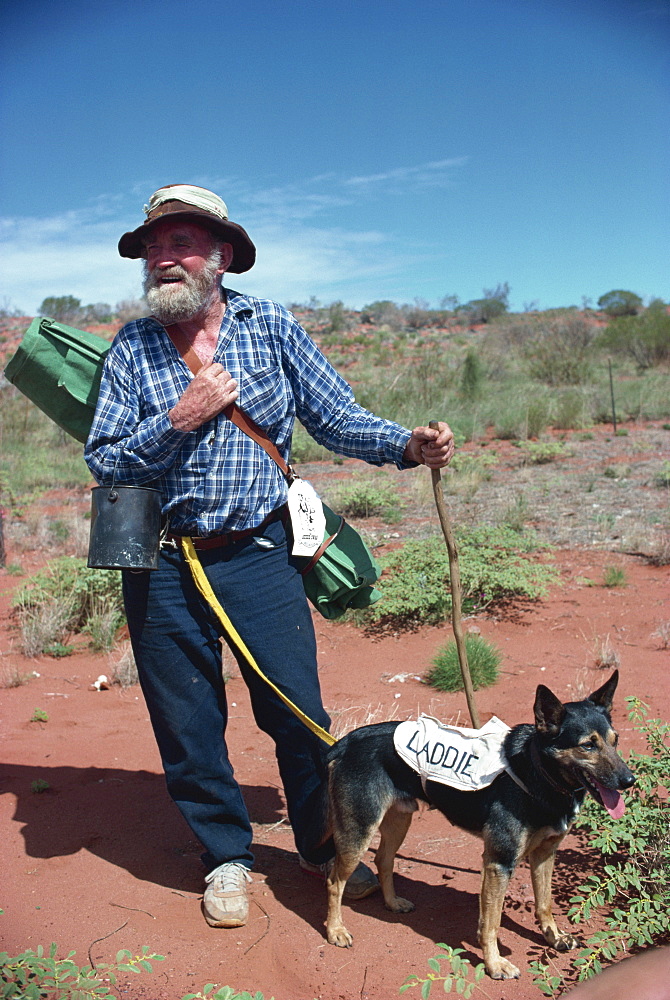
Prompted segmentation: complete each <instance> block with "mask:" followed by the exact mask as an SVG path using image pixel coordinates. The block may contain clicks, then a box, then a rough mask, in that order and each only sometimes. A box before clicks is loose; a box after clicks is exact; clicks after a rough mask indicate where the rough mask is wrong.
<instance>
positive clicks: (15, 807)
mask: <svg viewBox="0 0 670 1000" xmlns="http://www.w3.org/2000/svg"><path fill="white" fill-rule="evenodd" d="M631 446H632V442H628V445H627V447H628V449H629V451H631ZM647 453H648V451H647V452H645V456H646V455H647ZM609 461H611V458H610V459H609ZM326 471H327V470H326ZM337 471H338V474H339V472H340V471H341V470H340V469H338V470H337ZM538 495H539V494H538ZM650 495H651V494H650ZM62 499H63V498H62V497H61V498H56V500H53V501H52V502H53V504H55V506H56V507H57V506H58V504H60V508H59V509H62ZM582 499H583V498H582ZM48 500H49V498H46V499H45V501H44V502H43V509H47V507H48ZM56 501H58V502H57V503H56ZM656 501H657V498H655V499H654V502H655V503H656ZM86 502H87V501H86V497H85V495H84V494H82V495H81V496H77V497H74V498H73V500H72V505H73V506H74V507H75V508H76V507H77V506H78V505H79V506H81V505H82V504H85V503H86ZM473 502H474V501H473ZM616 502H617V503H618V502H620V498H619V499H618V500H616ZM635 502H636V500H635V497H634V496H633V495H632V494H631V495H630V496H627V497H626V499H625V500H623V503H624V504H625V509H628V508H629V507H632V505H633V504H634V503H635ZM663 502H665V503H666V504H667V498H666V499H665V501H659V503H660V504H662V503H663ZM457 503H458V502H457ZM45 505H46V506H45ZM572 506H573V507H574V508H575V509H576V513H573V515H571V521H572V523H576V522H577V521H579V520H580V517H579V507H580V498H579V496H573V500H572ZM582 506H583V504H582ZM428 508H429V505H428V504H426V505H425V507H424V509H423V510H422V511H420V512H419V515H417V517H418V520H417V518H415V520H414V521H412V522H410V521H406V520H404V521H403V522H402V524H401V525H400V526H393V527H391V528H387V527H384V526H383V525H381V524H379V525H377V530H378V532H379V533H380V534H384V533H386V534H388V535H393V534H399V535H400V536H402V534H404V533H408V534H411V533H412V532H413V531H414V529H415V527H416V523H418V522H420V521H422V519H423V520H424V521H425V520H430V518H431V516H432V518H433V521H434V522H435V526H436V520H435V515H434V514H432V515H431V513H430V510H429V509H428ZM54 509H55V508H54ZM659 509H660V507H659ZM454 510H455V512H456V513H455V516H459V511H460V510H461V508H459V507H458V506H455V507H454ZM537 516H538V523H539V522H541V521H542V518H543V517H544V519H545V522H546V524H545V526H546V527H547V530H548V527H549V525H550V524H551V523H554V522H556V517H552V513H551V511H548V512H547V513H546V514H543V513H542V511H540V512H539V513H538V515H537ZM25 519H26V515H24V520H25ZM580 523H581V521H580ZM613 523H614V521H611V520H610V521H608V522H607V525H604V522H603V524H600V522H599V525H598V526H600V527H603V525H604V527H605V528H611V526H612V524H613ZM541 526H542V525H541V524H540V527H541ZM15 527H16V526H15ZM17 539H18V540H19V541H20V551H19V548H18V547H17V546H18V545H19V541H16V540H17ZM7 547H8V554H7V562H8V565H11V564H13V563H15V562H17V561H20V562H21V564H22V565H23V568H24V571H25V572H29V571H32V570H33V569H34V567H35V566H36V565H38V564H39V563H40V562H41V561H43V558H44V556H43V554H42V555H39V554H37V553H35V552H34V551H32V550H31V549H30V546H29V544H28V542H27V541H26V538H25V537H24V536H22V535H21V533H20V532H19V531H18V530H12V531H8V540H7ZM610 547H611V546H610V545H608V543H607V539H606V538H605V537H603V536H599V537H598V538H597V539H594V540H592V542H591V543H590V545H589V547H588V548H587V547H585V545H584V544H582V545H581V546H580V547H578V548H562V549H559V550H558V551H557V552H556V553H555V559H556V562H557V564H558V565H559V567H560V570H561V579H560V583H559V584H557V585H556V586H555V587H554V588H553V589H552V592H551V594H550V595H549V597H548V598H547V599H546V600H544V601H542V602H541V603H537V604H534V605H531V606H528V607H526V608H523V609H520V610H518V612H517V613H516V614H498V615H495V614H482V615H479V616H477V617H476V618H471V619H468V620H467V621H466V628H477V629H479V630H480V631H481V634H482V635H483V636H484V637H485V638H486V639H489V640H491V641H492V642H494V643H495V644H496V645H497V646H498V647H499V648H500V649H501V650H502V652H503V654H504V660H503V665H502V671H501V676H500V679H499V681H498V683H497V684H496V685H495V686H493V687H491V688H489V689H486V690H481V691H479V692H477V695H476V697H477V704H478V708H479V711H480V713H481V715H482V717H483V718H484V719H486V718H488V717H489V716H490V715H491V714H496V715H498V716H499V717H500V718H502V719H503V720H504V721H505V722H507V723H508V724H510V725H513V724H515V723H517V722H523V721H531V718H532V703H533V698H534V693H535V688H536V686H537V684H538V683H543V684H547V685H549V686H550V687H551V688H552V689H553V690H554V691H555V692H556V693H557V694H559V695H560V696H562V697H563V698H564V699H565V700H568V699H575V698H579V697H582V696H583V695H584V694H586V693H588V692H589V691H591V690H593V689H595V688H596V687H598V686H599V685H600V684H601V683H603V681H604V680H605V679H606V677H607V676H609V671H608V670H607V669H603V668H602V667H599V666H598V665H597V664H598V660H599V658H600V656H601V654H602V652H603V649H604V648H606V647H607V648H608V649H609V655H610V657H613V658H614V659H616V660H617V661H618V663H619V665H620V671H621V683H620V688H619V692H618V694H617V699H616V704H615V712H614V721H615V725H616V726H617V728H618V729H619V732H620V734H621V743H622V748H623V750H624V751H626V750H627V749H629V748H631V747H632V746H638V747H639V746H640V742H639V737H638V735H637V734H636V733H634V732H633V731H632V730H631V727H630V723H629V722H628V718H627V713H626V709H625V698H626V697H627V696H629V695H637V696H638V697H640V698H642V699H643V700H644V701H646V702H647V703H648V704H649V705H650V706H651V710H652V712H653V714H655V715H660V716H664V717H665V718H667V717H668V706H669V705H670V671H669V670H668V667H669V666H670V653H669V652H668V650H667V648H664V644H663V641H662V638H661V636H660V635H659V634H658V632H659V629H661V630H662V627H663V625H664V624H666V625H667V623H668V622H670V587H669V586H668V584H669V582H670V580H669V577H670V568H669V567H667V566H665V567H654V566H651V565H649V564H648V562H647V561H646V560H645V559H644V558H642V557H641V556H638V555H631V554H625V553H622V552H620V551H618V552H617V553H616V555H613V553H612V551H610ZM613 563H616V565H617V566H620V567H621V568H623V569H624V570H625V574H626V585H625V586H622V587H618V588H610V589H608V588H605V587H603V586H601V585H595V586H594V585H592V583H594V582H595V583H596V584H598V583H599V581H601V580H602V573H603V569H604V568H605V567H606V566H609V565H612V564H613ZM23 579H24V578H21V577H16V576H14V575H12V574H10V573H9V572H7V571H6V570H5V571H2V570H0V670H2V671H3V676H5V677H6V676H8V672H9V673H11V672H16V671H18V672H19V673H21V674H23V675H28V674H31V673H32V672H33V671H34V672H36V674H37V675H39V676H32V677H30V679H28V680H26V682H25V683H23V684H21V685H19V686H16V687H10V688H4V689H1V690H0V721H1V725H2V729H1V733H0V741H1V743H0V758H1V759H2V762H3V763H2V764H0V791H2V792H3V793H4V794H3V795H2V796H0V815H1V820H2V826H3V830H4V835H3V851H2V854H3V861H2V864H3V868H4V870H3V873H2V891H1V894H0V895H1V898H0V906H1V907H2V908H3V909H4V915H2V916H1V917H0V947H1V948H2V949H5V950H7V951H9V952H10V954H16V953H18V952H20V951H22V950H23V949H25V948H29V947H30V948H35V947H36V946H37V945H38V944H44V945H48V944H49V943H50V942H51V941H57V942H58V944H59V946H60V954H61V955H64V954H66V953H67V952H68V951H69V950H71V949H75V950H76V952H77V961H78V962H79V963H81V964H83V963H84V962H85V961H86V960H87V956H89V955H90V957H91V959H92V960H94V961H96V962H105V961H110V960H113V958H114V956H115V954H116V952H117V950H118V949H120V948H128V949H130V950H131V951H133V952H137V951H139V950H140V949H141V946H142V945H148V946H149V948H150V949H151V950H153V951H155V952H157V953H159V954H162V955H164V956H165V961H164V962H159V963H156V965H155V970H154V973H153V974H152V975H148V974H144V973H143V974H142V975H141V976H136V977H132V981H131V982H130V983H127V984H125V985H123V986H122V987H121V988H120V989H119V996H128V997H133V998H135V997H137V998H151V1000H178V998H181V997H182V996H183V994H184V993H186V992H188V991H191V990H192V991H196V990H198V989H201V988H202V986H203V985H204V984H205V983H207V982H216V983H218V984H220V985H224V984H227V985H230V986H232V987H234V988H236V989H238V990H242V989H247V990H250V991H252V992H253V991H255V990H260V991H262V992H263V993H264V995H265V997H266V1000H269V998H270V997H274V998H275V1000H314V998H317V997H318V998H324V1000H339V998H342V1000H388V998H390V997H393V996H397V995H398V989H399V987H400V985H401V984H402V983H403V982H404V981H405V979H406V977H407V976H408V975H410V974H412V973H414V974H417V975H420V976H423V975H425V974H426V973H427V971H428V968H427V965H426V960H427V959H428V958H429V957H430V956H432V955H433V954H435V951H436V949H435V943H436V942H440V941H444V942H447V943H448V944H450V945H452V946H459V947H463V948H464V949H465V956H466V957H467V958H469V959H470V960H471V961H472V962H473V963H476V962H478V961H480V959H481V955H480V952H479V950H478V948H477V946H476V940H475V935H476V924H477V893H478V885H479V865H480V844H479V842H478V841H477V840H476V839H475V838H473V837H471V836H469V835H468V834H465V833H463V832H461V831H459V830H457V829H454V828H451V827H450V826H449V825H448V824H447V822H446V821H445V820H444V819H442V818H441V817H440V816H439V815H436V814H434V813H432V812H427V811H425V812H422V813H420V814H419V815H418V816H417V817H416V818H415V819H414V822H413V824H412V827H411V829H410V833H409V835H408V837H407V840H406V841H405V844H404V845H403V847H402V849H401V852H400V855H399V857H398V860H397V872H398V878H397V882H398V890H399V892H400V894H401V895H403V896H407V897H409V898H410V899H412V900H413V901H414V902H415V903H416V910H415V911H414V912H413V913H410V914H406V915H394V914H391V913H389V912H387V911H386V910H385V909H384V907H383V903H382V900H381V897H380V896H379V895H378V894H375V895H373V896H371V897H369V898H368V899H366V900H364V901H362V902H361V903H359V904H356V905H354V906H351V907H348V908H347V912H346V920H347V924H348V927H349V929H350V930H351V931H352V933H353V935H354V938H355V942H354V946H353V948H352V949H350V950H340V949H337V948H334V947H331V946H329V945H328V944H327V943H326V942H325V939H324V929H323V922H324V917H325V890H324V888H323V886H322V885H321V884H320V883H319V881H318V880H316V879H315V878H314V877H311V876H308V875H306V874H304V873H302V872H301V871H300V869H299V868H298V864H297V859H296V854H295V849H294V845H293V841H292V837H291V832H290V829H289V827H288V825H287V822H286V818H285V809H284V802H283V797H282V792H281V787H280V783H279V779H278V774H277V768H276V764H275V761H274V754H273V749H272V746H271V744H270V742H269V740H268V739H267V737H265V736H264V735H263V734H260V733H258V732H257V730H256V729H255V728H254V726H253V723H252V722H251V716H250V710H249V703H248V698H247V694H246V689H245V687H244V684H243V682H242V681H241V679H239V677H238V676H237V675H236V674H235V672H234V671H233V676H232V677H231V679H230V681H229V687H228V691H229V698H230V702H231V704H232V711H231V715H232V719H231V725H230V733H229V736H230V744H231V747H232V754H231V755H232V758H233V761H234V763H235V766H236V773H237V776H238V779H239V781H240V783H241V784H242V786H243V788H244V790H245V794H246V797H247V801H248V804H249V809H250V813H251V816H252V819H253V821H254V824H255V834H256V836H255V839H256V852H257V862H256V868H255V872H254V881H253V884H252V886H251V887H250V892H251V918H250V921H249V923H248V925H247V926H246V927H244V928H241V929H238V930H214V929H212V928H209V927H208V926H207V925H206V924H205V922H204V920H203V919H202V916H201V914H200V907H199V899H200V898H201V894H202V890H203V874H204V872H203V869H202V867H201V863H200V860H199V855H200V847H199V845H198V844H197V843H196V842H194V840H193V838H192V836H191V835H190V831H189V830H188V828H187V827H186V825H185V824H184V822H183V821H182V819H181V817H180V815H179V813H178V812H177V810H176V808H175V807H174V806H173V805H172V803H171V801H170V799H169V798H168V795H167V793H166V790H165V787H164V781H163V777H162V773H161V767H160V763H159V759H158V755H157V752H156V749H155V746H154V742H153V736H152V733H151V729H150V725H149V720H148V717H147V711H146V707H145V705H144V702H143V700H142V696H141V694H140V691H139V689H138V688H137V687H129V688H125V689H122V688H119V687H114V688H112V689H110V690H103V691H97V690H92V689H91V685H92V683H93V682H94V681H95V679H96V678H97V677H98V675H99V674H101V673H110V664H109V660H108V659H107V658H106V657H105V656H104V655H102V656H101V655H93V654H92V653H91V652H90V650H87V649H86V648H85V647H82V648H81V649H80V651H78V652H77V653H76V654H75V655H72V656H70V657H67V658H63V659H53V658H49V657H39V658H37V659H33V660H28V659H26V658H25V657H24V656H23V655H22V654H21V653H20V651H19V650H20V646H19V641H18V637H17V634H16V632H15V630H14V629H13V627H12V621H11V617H10V614H9V609H10V603H11V595H12V593H13V591H14V589H15V588H16V587H17V586H18V585H19V584H20V583H21V582H23ZM588 581H591V584H589V582H588ZM315 623H316V629H317V634H318V640H319V656H320V665H321V676H322V682H323V689H324V697H325V702H326V705H327V707H328V708H329V710H330V711H331V713H332V715H333V718H334V720H335V724H336V726H338V727H339V728H351V726H352V725H359V724H362V723H364V722H366V721H369V720H370V718H372V719H373V721H379V720H381V719H386V718H410V717H412V716H414V715H415V714H416V713H417V711H425V712H429V713H430V714H432V715H436V716H439V717H440V718H441V719H443V720H445V721H449V720H451V721H455V720H457V719H458V720H460V722H461V723H464V724H467V722H468V719H467V711H466V706H465V700H464V696H463V695H462V694H453V695H448V694H440V693H437V692H435V691H434V690H433V689H432V688H430V687H427V686H426V685H425V684H423V683H422V681H421V676H422V674H423V673H424V672H425V670H426V669H427V667H428V666H429V664H430V661H431V658H432V657H433V656H434V655H435V653H436V651H437V650H438V649H439V648H440V647H441V646H442V645H444V644H445V643H446V642H447V641H448V639H449V638H450V634H451V630H450V628H449V627H448V626H447V625H445V626H443V627H431V628H425V629H422V630H421V631H419V632H414V633H409V634H400V635H396V636H393V635H390V636H385V637H383V638H373V637H371V636H366V635H365V634H363V633H362V632H361V631H359V630H356V629H354V628H353V627H352V626H349V625H338V624H336V623H335V624H333V623H327V622H325V621H323V620H322V619H320V618H317V619H316V620H315ZM112 655H113V657H114V656H115V657H118V655H119V654H118V652H117V653H116V654H112ZM36 708H40V709H42V710H43V711H44V712H46V713H47V715H48V721H42V722H40V721H31V720H32V718H33V715H34V712H35V709H36ZM35 781H43V782H47V783H48V786H49V787H48V790H46V791H44V792H42V793H36V792H34V791H32V790H31V786H32V783H33V782H35ZM603 822H607V816H606V814H605V813H604V812H603ZM373 846H374V845H373ZM373 857H374V852H373V851H371V852H370V855H369V858H368V860H369V861H370V862H372V861H373ZM587 865H588V859H587V858H586V856H585V854H584V848H583V845H582V844H581V842H580V840H579V838H578V837H577V836H576V835H570V836H569V837H568V839H567V840H566V843H565V846H564V848H563V850H562V851H561V853H560V855H559V862H558V866H557V867H558V871H557V876H556V880H555V888H556V897H557V908H558V910H559V911H563V912H565V910H566V909H567V899H568V897H569V895H570V891H571V888H572V887H574V885H575V884H577V883H578V881H579V878H580V877H581V873H583V872H584V870H585V866H587ZM529 882H530V880H529V874H528V869H527V868H526V867H525V866H522V867H521V868H520V869H519V870H518V872H517V873H516V875H515V877H514V879H513V882H512V885H511V888H510V892H509V894H508V899H507V903H506V907H505V912H504V916H503V922H502V928H501V944H502V952H503V954H505V955H509V956H510V957H511V959H512V960H513V961H514V962H515V963H516V964H517V965H519V966H520V967H521V969H522V978H521V979H520V980H519V981H515V982H510V983H502V984H500V983H493V982H492V981H491V980H487V981H486V982H484V983H483V984H482V985H483V987H484V989H485V990H486V996H488V997H489V998H492V1000H503V998H504V1000H508V998H516V1000H530V998H537V997H539V996H540V993H539V992H538V990H537V988H536V987H534V986H533V985H532V980H531V976H530V974H529V973H528V970H527V965H528V962H529V961H531V960H533V959H535V958H539V957H541V956H542V954H543V945H542V940H541V938H540V936H539V934H538V932H537V930H536V927H535V924H534V917H533V912H532V892H531V888H530V884H529ZM563 922H564V923H565V921H563ZM557 965H558V967H559V968H565V967H566V965H567V963H566V961H565V959H563V958H560V957H559V958H557ZM439 992H440V990H439V989H438V988H437V987H436V989H435V990H434V994H438V993H439ZM409 995H410V996H413V995H418V991H412V992H410V994H409Z"/></svg>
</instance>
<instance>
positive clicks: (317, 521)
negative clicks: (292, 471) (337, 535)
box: [288, 479, 326, 556]
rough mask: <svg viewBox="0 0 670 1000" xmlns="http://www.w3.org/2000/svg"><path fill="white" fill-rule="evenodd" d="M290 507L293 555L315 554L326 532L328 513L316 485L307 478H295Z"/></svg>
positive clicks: (289, 491)
mask: <svg viewBox="0 0 670 1000" xmlns="http://www.w3.org/2000/svg"><path fill="white" fill-rule="evenodd" d="M288 509H289V513H290V515H291V527H292V528H293V555H294V556H313V555H314V553H315V552H316V550H317V549H318V547H319V546H320V545H321V543H322V542H323V536H324V535H325V533H326V515H325V514H324V512H323V504H322V503H321V500H320V499H319V497H318V496H317V493H316V491H315V489H314V487H313V486H312V484H311V483H308V482H307V480H306V479H294V480H293V482H292V483H291V485H290V486H289V488H288Z"/></svg>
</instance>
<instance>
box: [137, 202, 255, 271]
mask: <svg viewBox="0 0 670 1000" xmlns="http://www.w3.org/2000/svg"><path fill="white" fill-rule="evenodd" d="M144 211H145V213H146V219H145V220H144V222H143V223H142V225H141V226H138V227H137V229H134V230H133V231H132V232H131V233H124V234H123V236H122V237H121V239H120V240H119V253H120V254H121V256H122V257H130V258H131V259H132V260H137V259H138V258H140V257H144V256H145V243H146V238H147V235H148V234H149V232H150V230H151V228H152V227H153V226H154V225H155V224H156V223H158V222H162V221H164V220H165V219H166V218H169V219H170V221H171V222H172V221H174V222H177V221H178V220H179V219H184V220H185V221H187V222H197V224H198V225H200V226H204V227H205V228H206V229H209V231H210V232H211V233H213V234H214V235H215V236H217V237H218V238H219V239H221V240H223V241H224V243H230V244H231V246H232V248H233V259H232V261H231V263H230V265H229V266H228V270H229V271H233V272H234V273H235V274H241V273H242V271H248V270H249V268H251V267H253V265H254V262H255V260H256V247H255V246H254V244H253V243H252V242H251V239H250V237H249V234H248V233H247V232H246V230H244V229H243V228H242V226H238V225H237V223H236V222H231V221H230V219H229V218H228V209H227V207H226V203H225V202H224V201H222V199H221V198H219V196H218V195H217V194H214V192H213V191H208V190H207V189H206V188H201V187H195V185H192V184H168V185H167V186H166V187H162V188H159V189H158V191H156V192H154V194H152V196H151V198H150V199H149V204H148V205H145V206H144Z"/></svg>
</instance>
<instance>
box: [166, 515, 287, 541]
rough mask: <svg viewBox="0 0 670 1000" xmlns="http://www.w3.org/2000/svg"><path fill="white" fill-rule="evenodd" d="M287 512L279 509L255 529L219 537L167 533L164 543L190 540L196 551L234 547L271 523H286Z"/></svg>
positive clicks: (233, 532) (225, 533)
mask: <svg viewBox="0 0 670 1000" xmlns="http://www.w3.org/2000/svg"><path fill="white" fill-rule="evenodd" d="M287 514H288V511H287V508H286V506H284V507H279V508H278V509H277V510H273V511H272V513H271V514H268V516H267V517H266V518H265V519H264V520H263V521H261V523H260V524H257V525H256V527H255V528H244V529H243V530H242V531H228V532H224V533H222V534H220V535H207V536H206V537H204V538H198V536H197V535H186V536H184V535H176V534H174V533H172V532H168V534H167V535H166V536H165V538H166V541H168V542H176V543H179V541H180V539H181V538H184V537H187V538H190V539H191V541H192V542H193V547H194V548H195V549H196V550H198V551H204V550H206V549H218V548H225V546H227V545H234V544H235V543H236V542H240V541H242V539H243V538H249V537H250V536H251V535H258V534H259V532H262V530H263V528H265V527H267V525H268V524H272V522H273V521H284V523H286V517H287Z"/></svg>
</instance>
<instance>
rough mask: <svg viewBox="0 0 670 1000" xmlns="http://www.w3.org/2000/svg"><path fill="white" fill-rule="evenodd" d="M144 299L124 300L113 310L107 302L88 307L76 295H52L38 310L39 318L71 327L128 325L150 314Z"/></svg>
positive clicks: (91, 304)
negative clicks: (46, 317) (108, 324)
mask: <svg viewBox="0 0 670 1000" xmlns="http://www.w3.org/2000/svg"><path fill="white" fill-rule="evenodd" d="M148 311H149V310H148V308H147V304H146V301H145V300H144V299H124V300H123V301H122V302H117V304H116V305H115V306H114V308H112V307H111V306H110V305H109V303H107V302H94V303H90V304H89V305H87V306H83V305H82V304H81V299H77V298H75V297H74V295H50V296H48V297H47V298H46V299H44V301H43V302H42V304H41V305H40V307H39V309H38V310H37V315H38V316H48V317H49V319H55V320H57V322H59V323H67V324H68V325H69V326H90V325H92V324H95V323H111V322H112V321H113V320H117V321H119V322H120V323H128V322H130V320H131V319H138V318H139V317H140V316H146V315H147V313H148Z"/></svg>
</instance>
